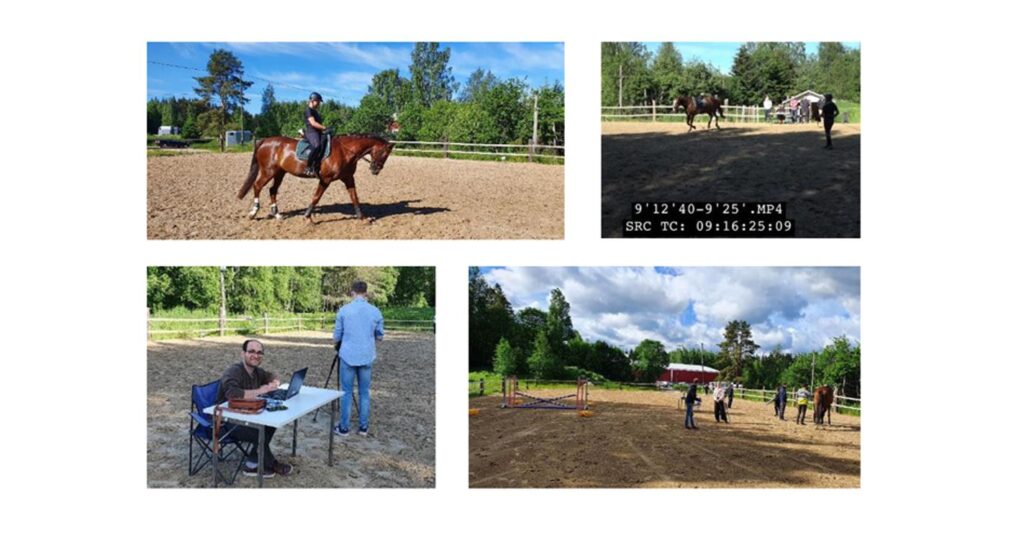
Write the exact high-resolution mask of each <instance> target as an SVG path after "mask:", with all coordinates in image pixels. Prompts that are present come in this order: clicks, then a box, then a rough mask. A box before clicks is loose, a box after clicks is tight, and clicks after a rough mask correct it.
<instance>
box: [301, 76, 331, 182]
mask: <svg viewBox="0 0 1024 551" xmlns="http://www.w3.org/2000/svg"><path fill="white" fill-rule="evenodd" d="M323 102H324V99H323V98H322V97H320V94H318V93H316V92H313V93H312V94H310V95H309V104H308V105H307V106H306V112H305V114H304V115H303V116H302V118H303V120H304V121H305V123H306V128H305V131H304V132H303V134H304V135H305V136H306V141H307V142H309V159H308V160H307V161H306V176H317V177H319V176H320V161H321V160H322V159H321V157H322V156H323V149H324V147H323V146H324V144H323V141H324V140H323V131H325V130H327V127H326V126H324V125H323V124H321V123H322V122H323V119H322V118H321V117H320V113H319V112H317V108H318V107H320V105H321V104H322V103H323Z"/></svg>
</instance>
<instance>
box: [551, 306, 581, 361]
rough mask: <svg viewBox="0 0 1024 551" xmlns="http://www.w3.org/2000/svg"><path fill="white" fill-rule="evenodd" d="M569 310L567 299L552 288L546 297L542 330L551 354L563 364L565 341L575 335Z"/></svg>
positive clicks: (566, 351) (566, 352) (565, 348)
mask: <svg viewBox="0 0 1024 551" xmlns="http://www.w3.org/2000/svg"><path fill="white" fill-rule="evenodd" d="M569 310H570V306H569V301H568V300H566V299H565V295H563V294H562V290H561V289H558V288H555V289H552V290H551V295H550V296H549V297H548V317H547V320H546V322H545V326H544V332H545V333H546V336H547V339H548V345H549V346H550V348H551V352H552V354H554V355H555V357H557V358H558V360H559V362H562V363H563V365H564V361H565V358H566V355H567V354H568V348H567V343H568V342H569V340H571V339H572V338H573V337H574V336H575V335H576V331H574V330H573V328H572V316H571V315H570V313H569Z"/></svg>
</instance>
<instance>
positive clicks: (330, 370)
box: [313, 354, 339, 429]
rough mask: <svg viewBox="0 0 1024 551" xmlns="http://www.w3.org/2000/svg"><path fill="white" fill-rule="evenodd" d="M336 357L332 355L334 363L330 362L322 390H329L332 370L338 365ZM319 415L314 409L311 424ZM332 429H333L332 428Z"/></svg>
mask: <svg viewBox="0 0 1024 551" xmlns="http://www.w3.org/2000/svg"><path fill="white" fill-rule="evenodd" d="M338 361H339V360H338V355H337V354H335V355H334V361H332V362H331V368H330V369H329V370H327V379H326V380H324V388H330V387H328V386H327V385H328V384H330V382H331V375H333V374H334V368H335V367H337V365H338ZM320 407H323V406H320ZM318 415H320V408H316V413H314V414H313V422H314V423H316V418H317V416H318ZM332 429H333V427H332Z"/></svg>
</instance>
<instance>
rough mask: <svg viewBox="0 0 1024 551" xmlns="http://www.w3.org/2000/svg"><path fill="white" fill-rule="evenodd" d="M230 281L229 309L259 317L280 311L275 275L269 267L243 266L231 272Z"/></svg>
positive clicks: (228, 279)
mask: <svg viewBox="0 0 1024 551" xmlns="http://www.w3.org/2000/svg"><path fill="white" fill-rule="evenodd" d="M227 281H228V290H229V292H228V309H229V310H231V311H232V312H238V313H244V314H248V315H251V316H257V315H260V314H263V313H265V312H273V311H277V310H279V308H277V307H276V300H275V291H274V274H273V270H272V268H271V267H269V266H241V267H238V268H234V269H233V270H232V271H231V277H229V278H227Z"/></svg>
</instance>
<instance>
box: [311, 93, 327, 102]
mask: <svg viewBox="0 0 1024 551" xmlns="http://www.w3.org/2000/svg"><path fill="white" fill-rule="evenodd" d="M313 100H316V101H319V102H321V103H323V101H324V98H322V97H320V93H319V92H313V93H312V94H310V95H309V101H313Z"/></svg>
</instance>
